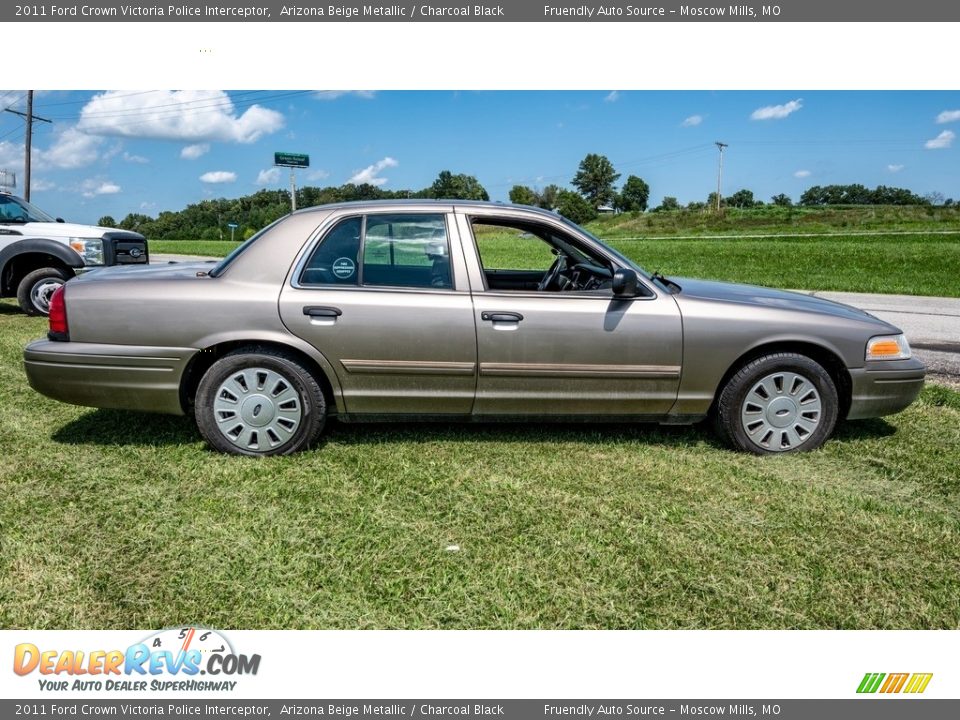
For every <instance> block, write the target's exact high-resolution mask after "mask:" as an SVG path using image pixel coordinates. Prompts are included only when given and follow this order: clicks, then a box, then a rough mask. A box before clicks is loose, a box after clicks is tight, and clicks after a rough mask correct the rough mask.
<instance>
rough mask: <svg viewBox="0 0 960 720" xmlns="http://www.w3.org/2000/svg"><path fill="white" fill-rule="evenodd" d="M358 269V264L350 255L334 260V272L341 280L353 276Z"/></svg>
mask: <svg viewBox="0 0 960 720" xmlns="http://www.w3.org/2000/svg"><path fill="white" fill-rule="evenodd" d="M356 271H357V264H356V263H355V262H354V261H353V260H351V259H350V258H348V257H341V258H337V259H336V260H334V261H333V274H334V275H336V276H337V277H338V278H340V279H341V280H346V279H347V278H352V277H353V274H354V273H355V272H356Z"/></svg>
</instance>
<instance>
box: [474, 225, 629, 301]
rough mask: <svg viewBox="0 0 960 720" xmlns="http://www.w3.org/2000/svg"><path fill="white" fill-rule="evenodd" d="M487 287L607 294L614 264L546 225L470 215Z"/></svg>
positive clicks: (520, 290) (525, 290) (518, 290)
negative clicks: (472, 216)
mask: <svg viewBox="0 0 960 720" xmlns="http://www.w3.org/2000/svg"><path fill="white" fill-rule="evenodd" d="M471 227H472V230H473V239H474V242H475V244H476V247H477V253H478V255H479V258H480V266H481V268H482V270H483V276H484V282H485V284H486V289H487V290H495V291H503V292H531V291H535V292H543V293H556V292H596V293H603V294H606V293H609V292H610V288H611V285H612V280H613V266H612V264H611V263H610V261H609V260H608V259H606V258H605V257H604V256H603V255H602V254H600V253H599V252H598V251H597V250H596V249H595V248H591V247H590V246H589V245H588V244H587V243H584V242H583V241H582V240H580V239H577V238H576V237H574V236H573V235H569V234H567V233H565V232H563V231H562V230H560V231H558V230H557V229H556V228H554V227H553V226H550V225H547V224H546V223H539V222H532V221H527V220H523V219H517V218H507V217H504V218H499V217H489V216H484V217H477V218H471Z"/></svg>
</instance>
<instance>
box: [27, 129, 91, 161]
mask: <svg viewBox="0 0 960 720" xmlns="http://www.w3.org/2000/svg"><path fill="white" fill-rule="evenodd" d="M102 142H103V139H102V138H98V137H95V136H93V135H88V134H87V133H85V132H82V131H81V130H79V129H78V128H77V127H68V128H67V129H66V130H64V131H63V132H62V133H60V134H59V135H58V136H57V137H56V139H54V141H53V143H52V144H51V145H50V147H48V148H47V149H46V150H40V149H38V150H36V151H35V152H34V155H33V162H34V164H35V165H36V166H37V167H39V168H50V167H53V168H61V169H64V170H72V169H75V168H81V167H85V166H87V165H90V164H91V163H93V162H95V161H96V160H97V158H98V157H99V155H100V154H99V152H98V150H99V147H100V145H101V143H102Z"/></svg>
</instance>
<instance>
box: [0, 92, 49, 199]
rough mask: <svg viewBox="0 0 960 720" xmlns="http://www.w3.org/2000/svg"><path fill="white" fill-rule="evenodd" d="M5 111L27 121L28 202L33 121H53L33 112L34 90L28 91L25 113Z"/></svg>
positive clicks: (25, 171) (25, 186) (25, 187)
mask: <svg viewBox="0 0 960 720" xmlns="http://www.w3.org/2000/svg"><path fill="white" fill-rule="evenodd" d="M5 112H8V113H13V114H14V115H19V116H20V117H22V118H23V119H24V120H26V122H27V135H26V143H25V148H24V156H23V175H24V180H23V190H24V192H23V198H24V200H26V201H27V202H30V164H31V163H30V161H31V157H30V155H31V152H32V150H33V121H34V120H39V121H40V122H45V123H51V124H52V123H53V121H52V120H48V119H47V118H44V117H40V116H39V115H34V114H33V90H28V91H27V111H26V112H25V113H22V112H20V111H19V110H11V109H10V108H7V109H6V110H5Z"/></svg>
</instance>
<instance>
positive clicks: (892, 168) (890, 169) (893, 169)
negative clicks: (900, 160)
mask: <svg viewBox="0 0 960 720" xmlns="http://www.w3.org/2000/svg"><path fill="white" fill-rule="evenodd" d="M901 170H903V165H887V171H888V172H892V173H898V172H900V171H901Z"/></svg>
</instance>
